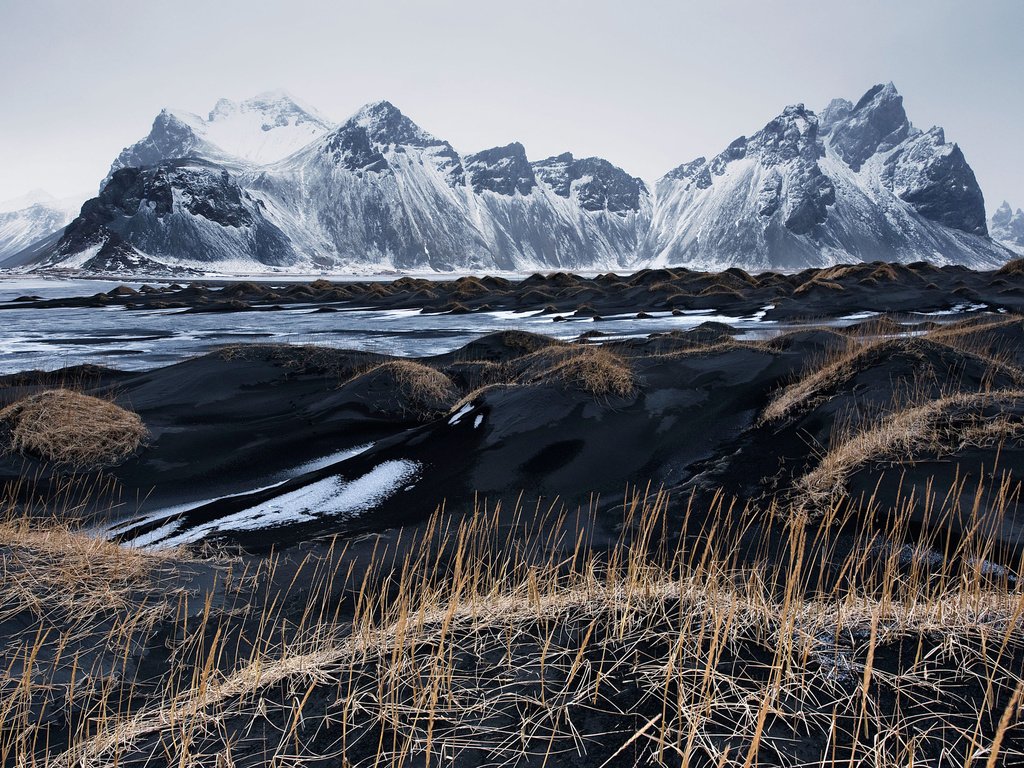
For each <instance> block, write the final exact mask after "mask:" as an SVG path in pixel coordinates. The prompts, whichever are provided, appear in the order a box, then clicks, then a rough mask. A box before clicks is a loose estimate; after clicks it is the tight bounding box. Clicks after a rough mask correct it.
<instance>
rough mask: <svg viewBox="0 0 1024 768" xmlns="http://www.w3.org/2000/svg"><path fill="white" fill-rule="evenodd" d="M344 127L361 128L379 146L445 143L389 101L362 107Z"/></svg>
mask: <svg viewBox="0 0 1024 768" xmlns="http://www.w3.org/2000/svg"><path fill="white" fill-rule="evenodd" d="M345 125H346V126H358V127H359V128H362V129H363V130H365V131H366V134H367V136H368V137H369V138H370V141H372V142H373V143H375V144H380V145H405V146H412V147H432V146H438V145H442V144H445V143H446V142H443V141H441V140H440V139H438V138H437V137H436V136H433V135H432V134H430V133H427V132H426V131H425V130H423V129H422V128H420V127H419V126H418V125H416V123H414V122H413V121H412V120H410V119H409V118H408V117H406V116H405V115H404V114H402V111H401V110H400V109H399V108H398V107H396V106H395V105H394V104H392V103H391V102H390V101H373V102H370V103H369V104H366V105H364V106H363V107H362V108H360V109H359V111H358V112H356V113H355V114H354V115H352V117H350V118H349V119H348V120H347V121H346V123H345Z"/></svg>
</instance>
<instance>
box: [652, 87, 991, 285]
mask: <svg viewBox="0 0 1024 768" xmlns="http://www.w3.org/2000/svg"><path fill="white" fill-rule="evenodd" d="M640 258H641V260H642V261H646V262H650V263H652V264H655V265H687V266H691V265H692V266H696V267H699V268H702V269H724V268H727V267H730V266H741V267H743V268H744V269H748V270H766V269H787V270H795V269H802V268H804V267H811V266H819V267H820V266H828V265H831V264H838V263H842V262H850V261H874V260H885V261H900V262H911V261H917V260H927V261H931V262H933V263H936V264H949V263H960V264H966V265H969V266H974V267H988V266H993V265H997V264H999V263H1001V262H1004V261H1006V259H1007V258H1008V254H1007V253H1006V251H1005V250H1004V249H1003V248H1001V247H1000V246H999V245H997V244H994V243H993V242H992V241H991V240H990V239H989V238H988V230H987V226H986V223H985V202H984V198H983V196H982V193H981V189H980V188H979V186H978V182H977V180H976V179H975V177H974V173H973V171H972V170H971V168H970V166H969V165H968V164H967V161H966V160H965V158H964V155H963V152H962V151H961V150H960V148H959V147H958V146H957V145H956V144H950V143H947V142H946V140H945V136H944V134H943V131H942V129H941V128H932V129H930V130H928V131H921V130H919V129H917V128H915V127H914V126H913V125H912V124H911V123H910V121H909V119H908V118H907V114H906V112H905V111H904V108H903V98H902V97H901V96H900V95H899V93H897V91H896V89H895V87H894V86H893V85H892V84H891V83H889V84H887V85H877V86H875V87H874V88H871V89H870V90H869V91H868V92H867V93H866V94H864V96H863V97H862V98H861V99H860V100H859V101H858V102H857V103H856V104H854V103H851V102H849V101H846V100H842V99H837V100H834V101H832V102H831V103H830V104H829V105H828V106H827V107H826V108H825V109H824V110H823V111H822V114H821V116H820V117H819V116H818V115H816V114H815V113H814V112H812V111H810V110H808V109H807V108H806V107H805V106H804V105H803V104H797V105H795V106H790V107H787V108H786V109H785V110H784V111H783V112H782V114H780V115H779V116H778V117H776V118H775V119H774V120H772V121H771V122H769V123H768V124H767V125H765V127H764V128H762V129H761V130H760V131H758V132H757V133H755V134H754V135H752V136H750V137H749V138H748V137H745V136H741V137H740V138H738V139H736V140H735V141H734V142H732V143H731V144H730V145H729V146H728V147H726V149H725V150H723V151H722V152H721V153H719V154H718V155H716V156H715V157H713V158H711V159H710V160H708V159H706V158H703V157H701V158H698V159H696V160H694V161H692V162H689V163H685V164H683V165H680V166H679V167H677V168H675V169H674V170H672V171H669V173H667V174H666V175H665V176H664V177H662V178H661V179H660V180H659V181H658V183H657V186H656V194H655V208H654V221H653V224H652V227H651V231H650V233H649V234H648V237H647V238H646V239H645V241H644V243H643V246H642V249H641V254H640Z"/></svg>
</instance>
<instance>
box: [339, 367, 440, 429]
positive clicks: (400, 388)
mask: <svg viewBox="0 0 1024 768" xmlns="http://www.w3.org/2000/svg"><path fill="white" fill-rule="evenodd" d="M365 379H374V380H375V381H377V382H378V383H379V384H381V385H382V386H384V387H385V388H387V389H389V390H392V392H393V396H394V399H395V402H396V403H397V405H398V408H399V409H400V410H401V411H403V412H405V413H409V414H412V415H414V416H416V417H417V418H421V419H431V418H436V417H437V416H439V415H443V414H445V413H447V412H448V410H449V409H450V408H451V406H452V405H453V404H454V403H455V401H456V399H457V398H458V390H457V389H456V387H455V385H454V384H453V383H452V380H451V379H450V378H448V377H447V376H446V375H445V374H443V373H441V371H439V370H437V369H436V368H431V367H430V366H429V365H424V364H422V363H417V362H413V361H411V360H392V361H390V362H387V363H382V364H380V365H377V366H374V367H373V368H370V369H369V370H367V371H365V372H364V373H361V374H359V375H357V376H355V377H354V378H353V379H352V380H351V381H357V380H365ZM350 383H351V382H350Z"/></svg>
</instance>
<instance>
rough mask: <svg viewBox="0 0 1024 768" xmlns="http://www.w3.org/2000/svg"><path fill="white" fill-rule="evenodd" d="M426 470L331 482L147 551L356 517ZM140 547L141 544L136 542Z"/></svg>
mask: <svg viewBox="0 0 1024 768" xmlns="http://www.w3.org/2000/svg"><path fill="white" fill-rule="evenodd" d="M420 470H421V465H420V464H419V463H418V462H415V461H408V460H405V459H398V460H391V461H385V462H383V463H382V464H378V465H377V466H376V467H374V468H373V469H371V470H370V471H369V472H367V473H366V474H364V475H361V476H360V477H357V478H356V479H354V480H344V479H343V478H341V477H328V478H324V479H323V480H318V481H316V482H313V483H310V484H309V485H306V486H303V487H302V488H298V489H296V490H294V491H289V492H288V493H285V494H282V495H281V496H278V497H276V498H274V499H271V500H269V501H266V502H264V503H262V504H258V505H256V506H255V507H250V508H249V509H243V510H241V511H240V512H235V513H233V514H230V515H227V516H226V517H222V518H219V519H217V520H212V521H210V522H208V523H203V524H201V525H197V526H194V527H192V528H189V529H188V530H186V531H183V532H181V533H179V534H177V535H175V536H171V537H170V538H165V539H162V540H160V541H153V537H152V536H147V537H145V538H146V542H144V543H143V544H142V546H153V547H157V548H165V547H176V546H180V545H182V544H191V543H193V542H196V541H199V540H200V539H203V538H205V537H207V536H209V535H211V534H214V533H218V532H221V531H250V530H254V529H260V528H273V527H277V526H280V525H294V524H297V523H304V522H311V521H314V520H317V519H320V518H322V517H343V518H347V517H354V516H356V515H357V514H359V513H360V512H366V511H367V510H370V509H372V508H373V507H375V506H377V505H378V504H380V503H381V502H383V501H384V500H385V499H387V498H388V497H390V496H391V495H393V494H394V493H395V492H396V491H398V490H399V489H401V488H403V487H407V486H408V484H409V483H411V482H412V481H414V480H415V479H416V478H417V476H418V475H419V473H420ZM134 543H136V544H138V540H136V542H134Z"/></svg>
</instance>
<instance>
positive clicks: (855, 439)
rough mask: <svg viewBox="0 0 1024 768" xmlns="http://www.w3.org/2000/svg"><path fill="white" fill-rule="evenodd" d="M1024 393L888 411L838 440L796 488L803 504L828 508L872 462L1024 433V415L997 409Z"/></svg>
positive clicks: (956, 398) (957, 397) (954, 398)
mask: <svg viewBox="0 0 1024 768" xmlns="http://www.w3.org/2000/svg"><path fill="white" fill-rule="evenodd" d="M1022 398H1024V391H1001V392H991V393H987V392H982V393H976V394H970V393H959V394H954V395H949V396H947V397H941V398H939V399H936V400H931V401H929V402H926V403H924V404H922V405H917V406H914V407H911V408H906V409H904V410H900V411H897V412H895V413H893V414H888V415H886V416H884V417H883V418H881V419H880V420H878V422H877V423H876V424H874V425H872V426H869V427H867V428H865V429H863V430H861V431H858V432H856V433H854V434H852V435H847V436H845V437H843V438H841V439H837V440H835V441H834V445H833V446H832V447H831V448H830V449H829V450H828V451H827V452H826V453H825V455H824V456H823V457H822V458H821V460H820V461H819V463H818V465H817V466H816V467H815V468H814V469H813V470H812V471H811V472H809V473H807V474H806V475H804V476H803V477H802V478H801V479H800V480H799V481H798V482H797V483H796V486H795V496H796V499H797V500H798V503H797V508H798V509H799V510H803V511H807V510H813V509H819V510H820V509H827V508H828V507H830V506H831V505H833V504H835V502H836V499H837V498H838V497H839V496H840V495H841V494H842V491H843V487H844V485H845V483H846V480H847V479H848V478H849V477H850V475H851V474H853V473H854V472H855V471H856V470H857V469H859V468H860V467H863V466H866V465H868V464H870V463H872V462H879V461H886V460H895V461H900V462H904V461H912V460H913V458H914V457H915V456H916V455H920V454H928V455H929V456H935V457H938V456H942V455H945V454H950V453H955V452H957V451H959V450H962V449H963V448H966V447H967V446H970V445H974V446H990V445H993V444H998V443H1001V442H1003V441H1005V440H1008V439H1017V438H1020V437H1021V435H1022V434H1024V419H1022V418H1021V417H1019V416H1011V415H995V416H993V415H992V414H991V413H990V411H991V410H992V409H1000V410H1001V409H1003V408H1005V407H1006V406H1008V405H1013V404H1018V403H1019V402H1020V401H1021V399H1022Z"/></svg>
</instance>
